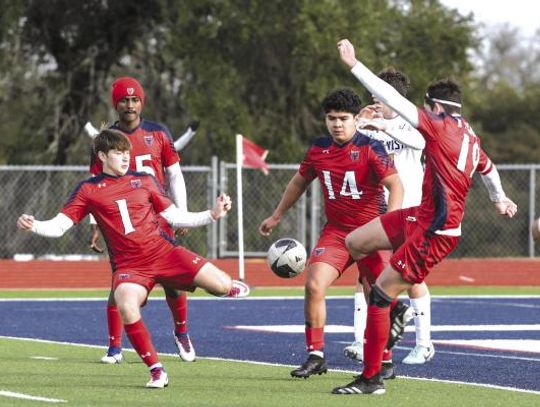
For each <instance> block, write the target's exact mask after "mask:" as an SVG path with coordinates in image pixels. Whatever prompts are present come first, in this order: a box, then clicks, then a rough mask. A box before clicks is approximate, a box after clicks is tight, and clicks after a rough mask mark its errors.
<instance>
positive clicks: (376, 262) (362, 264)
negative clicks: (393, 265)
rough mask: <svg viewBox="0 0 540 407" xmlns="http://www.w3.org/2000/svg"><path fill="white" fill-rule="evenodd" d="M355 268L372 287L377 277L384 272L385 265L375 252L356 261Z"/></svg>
mask: <svg viewBox="0 0 540 407" xmlns="http://www.w3.org/2000/svg"><path fill="white" fill-rule="evenodd" d="M356 266H357V267H358V270H359V272H360V275H364V276H366V277H367V280H368V282H369V284H371V285H373V284H374V283H375V280H376V279H377V277H379V275H380V274H381V273H382V271H383V270H384V266H385V263H384V261H383V258H382V256H381V255H380V253H379V252H375V253H372V254H370V255H369V256H367V257H364V258H362V259H360V260H356Z"/></svg>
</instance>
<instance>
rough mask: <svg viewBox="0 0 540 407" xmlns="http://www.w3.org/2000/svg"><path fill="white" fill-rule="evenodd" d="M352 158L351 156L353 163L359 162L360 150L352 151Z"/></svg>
mask: <svg viewBox="0 0 540 407" xmlns="http://www.w3.org/2000/svg"><path fill="white" fill-rule="evenodd" d="M350 156H351V160H352V161H358V159H359V158H360V151H358V150H352V151H351V152H350Z"/></svg>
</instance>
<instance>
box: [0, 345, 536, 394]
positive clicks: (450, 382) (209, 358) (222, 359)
mask: <svg viewBox="0 0 540 407" xmlns="http://www.w3.org/2000/svg"><path fill="white" fill-rule="evenodd" d="M0 339H12V340H21V341H28V342H40V343H50V344H56V345H70V346H79V347H83V348H94V349H95V348H97V349H103V348H104V346H97V345H87V344H81V343H70V342H57V341H49V340H44V339H33V338H17V337H13V336H1V335H0ZM123 351H129V352H134V350H133V349H125V348H124V349H123ZM159 354H160V355H162V356H173V357H174V356H177V354H176V353H174V354H173V353H159ZM198 358H199V359H205V360H216V361H224V362H237V363H248V364H252V365H262V366H278V367H296V366H295V365H286V364H279V363H267V362H259V361H255V360H238V359H225V358H216V357H198ZM329 370H330V371H332V372H338V373H351V374H358V372H357V371H355V370H341V369H329ZM398 377H401V378H404V379H410V380H424V381H431V382H440V383H449V384H459V385H465V386H476V387H486V388H490V389H499V390H506V391H512V392H517V393H529V394H538V395H540V391H535V390H526V389H518V388H515V387H504V386H496V385H492V384H485V383H473V382H460V381H453V380H442V379H428V378H422V377H409V376H398Z"/></svg>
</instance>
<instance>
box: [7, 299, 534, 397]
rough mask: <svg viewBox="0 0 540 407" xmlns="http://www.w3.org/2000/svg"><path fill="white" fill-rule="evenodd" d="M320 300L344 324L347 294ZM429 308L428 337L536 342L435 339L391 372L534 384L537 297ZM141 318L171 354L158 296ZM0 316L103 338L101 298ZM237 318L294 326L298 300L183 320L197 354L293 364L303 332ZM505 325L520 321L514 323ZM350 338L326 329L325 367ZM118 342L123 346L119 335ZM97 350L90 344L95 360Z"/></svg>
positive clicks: (65, 336) (253, 303)
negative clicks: (496, 345) (431, 350)
mask: <svg viewBox="0 0 540 407" xmlns="http://www.w3.org/2000/svg"><path fill="white" fill-rule="evenodd" d="M327 307H328V324H329V325H340V326H350V325H352V299H346V298H336V299H329V300H328V302H327ZM432 313H433V317H432V319H433V320H432V323H433V326H434V330H435V332H433V334H432V338H433V340H434V341H443V340H457V339H460V340H473V339H475V340H479V339H491V340H495V339H496V340H503V339H521V340H532V341H536V342H535V343H536V345H535V348H534V349H533V348H529V351H528V352H527V351H525V352H524V351H511V350H495V349H481V348H478V347H475V346H473V345H474V344H472V343H466V344H465V345H463V344H461V345H459V346H457V345H455V344H442V343H440V344H436V351H437V353H436V355H435V358H434V359H433V361H431V362H430V363H428V364H426V365H421V366H407V365H404V364H398V375H406V376H414V377H426V378H436V379H446V380H457V381H463V382H474V383H485V384H492V385H499V386H505V387H515V388H519V389H528V390H535V391H540V353H539V342H540V297H528V298H486V297H482V298H471V297H469V298H465V297H450V298H437V297H435V298H433V303H432ZM144 318H145V321H146V323H147V325H148V326H149V328H150V330H151V332H152V335H153V338H154V343H155V345H156V348H157V349H158V351H159V352H167V353H173V352H174V351H175V347H174V345H173V341H172V334H171V332H172V323H171V320H170V316H169V312H168V309H167V307H166V305H165V301H164V300H155V301H149V303H148V305H147V306H146V307H145V309H144ZM0 321H2V324H0V335H1V336H14V337H25V338H41V339H48V340H54V341H65V342H77V343H85V344H93V345H105V344H106V337H107V336H106V335H107V334H106V323H105V301H70V300H64V301H2V302H0ZM238 325H243V326H251V327H257V326H262V325H300V326H301V325H303V301H302V300H301V299H294V298H287V299H263V298H257V299H249V300H226V299H224V300H214V299H204V298H197V299H193V300H190V303H189V327H190V334H191V337H192V340H193V343H194V346H195V349H196V350H197V354H198V356H207V357H221V358H230V359H241V360H253V361H262V362H270V363H280V364H287V365H299V364H301V363H302V362H303V361H304V360H305V357H306V354H305V351H304V346H305V345H304V334H303V332H299V333H279V332H260V331H257V330H252V329H248V330H245V329H236V328H233V327H234V326H238ZM464 325H488V326H493V325H500V326H504V327H506V328H500V329H499V328H496V329H495V330H493V331H490V330H489V329H485V327H484V329H478V328H474V327H473V328H471V330H459V328H456V327H455V326H462V327H463V326H464ZM509 325H525V326H524V327H523V326H522V327H521V328H519V330H516V329H514V328H513V327H511V326H510V327H509ZM441 326H452V327H451V328H444V327H441ZM437 327H439V328H437ZM488 328H489V327H488ZM351 340H352V334H351V333H327V334H326V349H325V352H326V357H327V359H328V361H329V365H330V367H331V368H337V369H346V370H355V369H356V368H357V366H358V365H356V364H355V363H354V362H352V361H349V360H348V359H346V358H345V357H344V356H343V355H342V349H343V347H344V344H346V343H348V342H350V341H351ZM124 343H125V345H126V346H128V345H129V344H128V342H127V341H126V340H125V338H124ZM412 346H414V333H413V332H408V333H406V334H405V337H404V340H403V341H401V342H400V344H399V346H398V347H397V349H396V350H395V353H394V361H400V360H401V359H402V358H403V357H404V356H405V355H406V353H407V352H408V350H409V349H410V348H411V347H412ZM531 349H533V350H534V351H532V352H531V351H530V350H531ZM101 356H102V355H101V353H100V352H98V351H96V360H97V359H99V357H101Z"/></svg>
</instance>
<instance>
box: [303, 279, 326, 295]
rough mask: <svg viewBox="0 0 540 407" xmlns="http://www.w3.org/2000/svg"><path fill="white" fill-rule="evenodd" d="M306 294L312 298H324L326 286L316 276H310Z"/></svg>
mask: <svg viewBox="0 0 540 407" xmlns="http://www.w3.org/2000/svg"><path fill="white" fill-rule="evenodd" d="M305 290H306V294H307V296H308V297H311V298H324V296H325V295H326V286H325V285H324V284H323V283H322V282H320V281H319V280H317V279H315V278H309V279H308V280H307V281H306V286H305Z"/></svg>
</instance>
